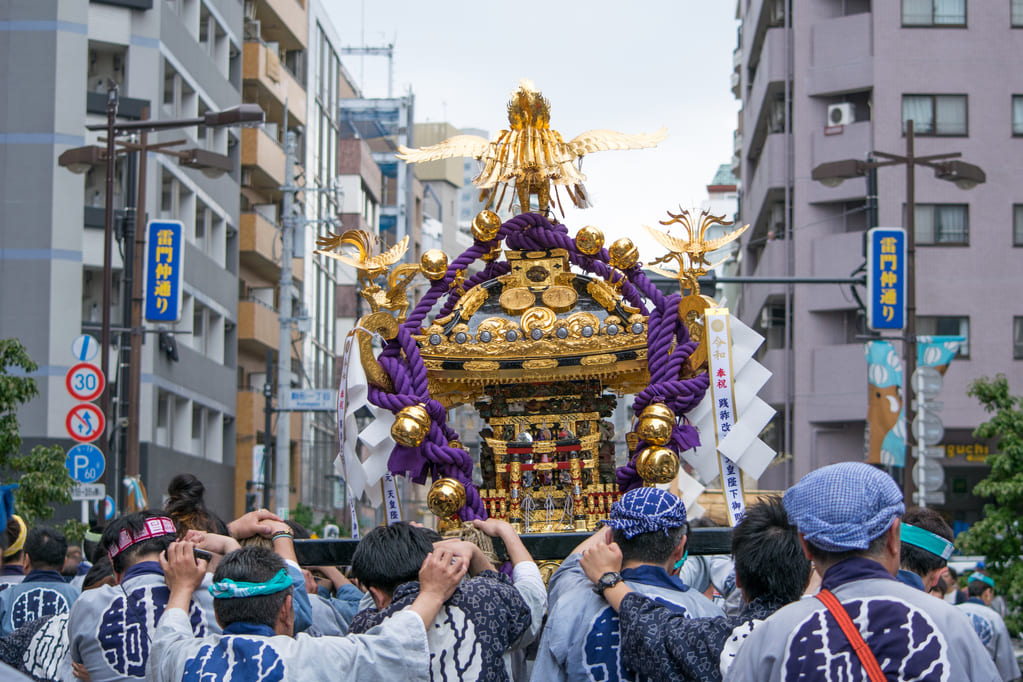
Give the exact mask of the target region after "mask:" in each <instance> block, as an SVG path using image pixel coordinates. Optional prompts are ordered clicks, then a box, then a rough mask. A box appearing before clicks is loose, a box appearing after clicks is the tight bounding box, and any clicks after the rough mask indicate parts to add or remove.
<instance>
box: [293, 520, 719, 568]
mask: <svg viewBox="0 0 1023 682" xmlns="http://www.w3.org/2000/svg"><path fill="white" fill-rule="evenodd" d="M589 536H590V534H589V533H530V534H528V535H523V536H522V542H523V544H525V545H526V549H528V550H529V553H530V554H532V555H533V558H534V559H536V560H537V561H546V560H550V559H555V560H561V559H564V558H565V557H567V556H568V555H569V554H571V553H572V550H573V549H575V547H576V546H577V545H578V544H579V543H580V542H582V541H583V540H585V539H586V538H587V537H589ZM358 544H359V541H358V540H352V539H349V538H343V539H339V540H296V541H295V553H296V554H297V555H298V562H299V563H300V564H302V565H303V566H348V565H350V564H351V563H352V555H353V554H354V553H355V547H356V545H358ZM686 546H687V547H688V548H689V554H691V555H696V556H699V555H706V554H731V552H732V529H731V528H693V529H692V530H691V531H690V532H689V541H688V542H687V543H686ZM494 549H495V550H496V551H497V554H498V556H502V557H503V556H506V552H505V549H504V543H502V542H501V540H499V539H497V538H495V539H494Z"/></svg>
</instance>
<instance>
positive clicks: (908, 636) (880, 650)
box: [725, 557, 1001, 682]
mask: <svg viewBox="0 0 1023 682" xmlns="http://www.w3.org/2000/svg"><path fill="white" fill-rule="evenodd" d="M822 585H823V587H824V588H826V589H829V590H831V591H832V592H833V593H834V595H835V597H837V598H838V600H839V601H840V602H841V603H842V605H843V606H844V607H845V609H846V611H848V613H849V616H850V618H852V621H853V623H855V624H856V626H857V628H858V629H859V631H860V634H861V635H862V636H863V638H864V640H866V643H867V646H869V647H870V650H871V651H873V653H874V656H875V657H876V658H877V662H878V664H879V665H880V666H881V670H882V671H883V672H884V673H885V675H886V676H887V678H888V679H889V680H916V681H918V682H925V681H926V682H939V681H940V682H965V681H966V680H969V681H970V682H994V681H995V680H1000V679H1001V676H1000V675H999V674H998V671H997V670H996V669H995V666H994V663H992V662H991V659H990V657H988V655H987V652H986V651H985V650H984V646H983V645H982V644H981V643H980V640H979V639H978V638H977V635H976V633H975V632H974V631H973V627H972V626H971V625H970V621H969V619H968V618H966V616H965V614H964V613H963V612H962V611H960V610H959V609H957V608H956V607H954V606H950V605H949V604H946V603H945V602H944V601H942V600H941V599H936V598H934V597H932V596H931V595H929V594H926V593H924V592H921V591H920V590H917V589H914V588H912V587H909V586H908V585H903V584H902V583H900V582H897V581H896V580H895V578H894V577H892V575H891V574H890V573H888V571H887V570H885V568H884V567H883V566H882V565H881V564H879V563H877V562H876V561H871V560H869V559H866V558H863V557H855V558H852V559H847V560H845V561H842V562H840V563H838V564H836V565H834V566H832V567H831V568H830V569H828V571H827V573H825V574H824V578H823V581H822ZM725 679H726V680H742V681H743V682H750V681H753V680H786V681H789V680H792V681H795V680H807V682H809V681H810V680H843V682H868V677H867V673H866V672H865V671H864V669H863V665H862V664H861V663H860V661H859V659H858V658H857V656H856V654H855V653H853V650H852V646H851V645H850V644H849V642H848V640H847V639H846V637H845V635H844V634H843V633H842V631H841V629H840V628H839V625H838V622H837V621H836V620H835V619H834V618H833V617H832V616H831V615H830V614H829V613H828V611H827V610H826V609H825V608H824V605H823V604H822V603H821V602H820V601H819V600H818V599H816V598H814V597H804V598H802V599H801V600H799V601H798V602H795V603H793V604H789V605H788V606H786V607H785V608H783V609H781V610H779V611H778V612H777V613H775V614H774V615H773V616H771V617H770V618H768V619H767V620H766V621H765V622H764V623H763V625H761V626H760V627H758V628H756V629H755V630H754V631H753V633H752V634H751V635H750V636H749V638H748V639H747V640H746V643H745V644H744V645H743V647H742V649H741V650H740V651H739V654H738V656H736V658H735V662H734V663H733V664H732V667H731V668H730V669H729V670H728V674H727V675H726V676H725Z"/></svg>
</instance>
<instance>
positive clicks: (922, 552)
mask: <svg viewBox="0 0 1023 682" xmlns="http://www.w3.org/2000/svg"><path fill="white" fill-rule="evenodd" d="M902 523H903V524H907V523H908V524H909V525H911V526H916V527H917V528H922V529H923V530H926V531H929V532H931V533H934V534H935V535H937V536H939V537H943V538H945V539H946V540H948V541H949V542H952V540H953V539H955V536H954V535H953V534H952V528H951V527H950V526H949V525H948V523H946V522H945V519H944V518H942V516H941V514H939V513H938V512H936V511H934V510H933V509H921V508H919V507H915V508H913V509H910V510H909V511H907V512H906V514H905V516H903V517H902ZM901 563H902V567H903V568H905V569H906V570H909V571H912V572H913V573H916V574H917V575H919V576H923V575H926V574H928V573H930V572H931V571H934V570H936V569H939V568H943V567H944V566H946V565H948V561H947V560H946V559H942V558H941V557H940V556H938V555H937V554H933V553H931V552H928V551H927V550H926V549H922V548H920V547H917V546H916V545H911V544H909V543H908V542H903V543H902V552H901Z"/></svg>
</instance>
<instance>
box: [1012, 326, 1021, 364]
mask: <svg viewBox="0 0 1023 682" xmlns="http://www.w3.org/2000/svg"><path fill="white" fill-rule="evenodd" d="M1012 357H1013V358H1014V359H1016V360H1023V317H1014V318H1012Z"/></svg>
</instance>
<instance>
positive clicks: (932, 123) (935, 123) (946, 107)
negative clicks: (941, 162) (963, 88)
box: [902, 95, 967, 136]
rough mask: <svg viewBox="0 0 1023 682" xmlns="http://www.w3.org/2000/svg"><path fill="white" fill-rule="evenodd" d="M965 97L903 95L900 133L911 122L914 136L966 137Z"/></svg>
mask: <svg viewBox="0 0 1023 682" xmlns="http://www.w3.org/2000/svg"><path fill="white" fill-rule="evenodd" d="M966 109H967V107H966V95H903V96H902V131H903V133H905V131H906V121H910V120H911V121H913V133H914V134H915V135H948V136H962V135H966V118H967V116H966Z"/></svg>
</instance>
